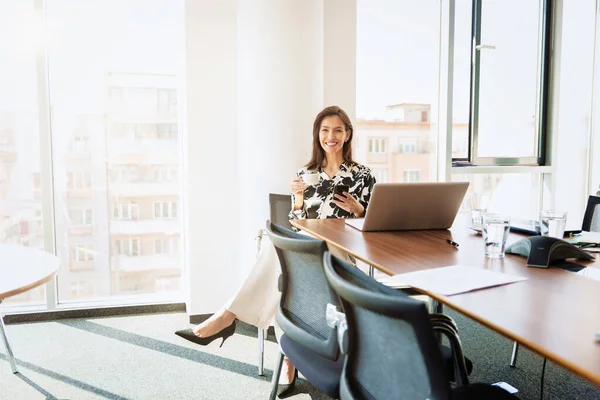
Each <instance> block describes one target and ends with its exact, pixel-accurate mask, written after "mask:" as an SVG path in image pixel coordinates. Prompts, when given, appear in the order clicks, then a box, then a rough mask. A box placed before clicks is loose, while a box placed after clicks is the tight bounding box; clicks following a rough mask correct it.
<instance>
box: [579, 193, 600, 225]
mask: <svg viewBox="0 0 600 400" xmlns="http://www.w3.org/2000/svg"><path fill="white" fill-rule="evenodd" d="M581 230H582V231H587V232H600V196H590V197H588V202H587V206H586V207H585V213H584V214H583V224H582V226H581Z"/></svg>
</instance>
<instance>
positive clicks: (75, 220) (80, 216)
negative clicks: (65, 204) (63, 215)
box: [69, 208, 94, 226]
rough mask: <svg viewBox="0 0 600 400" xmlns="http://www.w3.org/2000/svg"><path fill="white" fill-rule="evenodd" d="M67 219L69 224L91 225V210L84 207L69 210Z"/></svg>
mask: <svg viewBox="0 0 600 400" xmlns="http://www.w3.org/2000/svg"><path fill="white" fill-rule="evenodd" d="M69 220H70V222H71V225H74V226H77V225H92V224H93V222H94V221H93V220H92V210H91V209H89V208H88V209H84V210H69Z"/></svg>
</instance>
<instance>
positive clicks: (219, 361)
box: [0, 313, 600, 400]
mask: <svg viewBox="0 0 600 400" xmlns="http://www.w3.org/2000/svg"><path fill="white" fill-rule="evenodd" d="M453 317H454V318H456V320H457V322H458V323H459V326H460V329H461V337H462V340H463V345H464V347H465V352H466V354H467V355H468V356H469V357H470V358H471V359H472V360H473V362H474V364H475V367H474V371H473V374H472V376H471V378H472V380H473V381H481V382H494V381H500V380H504V381H507V382H509V383H511V384H512V385H513V386H516V387H517V388H518V389H520V390H521V392H520V394H519V398H520V399H538V398H539V383H540V373H541V365H542V363H541V358H539V357H538V356H536V355H534V354H532V353H531V352H529V351H526V350H523V351H521V352H520V354H519V363H518V367H517V368H516V369H513V368H510V367H508V360H509V357H510V351H511V343H510V342H509V341H507V340H505V339H504V338H502V337H500V336H499V335H497V334H495V333H493V332H490V331H489V330H487V329H485V328H482V327H480V326H478V325H476V324H474V323H472V322H470V321H468V320H467V319H465V318H462V317H461V316H459V315H456V314H453ZM187 321H188V317H187V315H185V314H184V313H171V314H160V315H144V316H127V317H114V318H98V319H72V320H62V321H56V322H41V323H30V324H14V325H9V326H7V332H8V335H9V339H10V341H11V344H12V348H13V351H14V353H15V356H16V357H17V360H18V368H19V370H20V373H19V374H16V375H13V374H11V372H10V367H9V364H8V361H7V358H6V355H5V353H0V399H3V400H4V399H6V400H9V399H18V400H21V399H25V400H29V399H32V400H33V399H119V400H121V399H144V400H145V399H244V400H250V399H265V398H268V393H269V391H270V382H269V379H270V376H271V373H272V371H271V368H272V365H273V363H274V360H275V357H276V355H277V345H276V343H274V342H273V338H272V337H271V338H270V341H268V342H267V343H266V349H265V352H266V355H265V367H266V368H265V372H266V376H265V377H259V376H258V375H257V368H256V357H257V345H256V338H255V336H256V333H255V330H249V329H245V328H244V327H240V328H239V329H238V334H236V335H234V336H233V337H231V338H230V339H228V340H227V342H225V345H224V346H223V347H222V348H219V342H217V341H215V342H213V343H212V344H211V345H210V346H207V347H200V346H197V345H194V344H193V343H189V342H187V341H185V340H183V339H181V338H179V337H177V336H175V335H174V334H173V332H174V331H175V330H177V329H181V328H184V327H187V326H188V324H187ZM1 350H2V351H4V349H3V348H2V349H1ZM291 398H293V399H298V400H300V399H315V400H316V399H326V398H327V397H326V396H323V395H321V394H319V393H317V392H316V391H315V390H314V389H312V388H311V386H310V385H309V384H308V383H307V382H305V381H303V380H300V381H299V384H298V388H297V394H296V395H294V396H293V397H291ZM544 398H545V399H600V388H598V387H595V386H593V385H591V384H589V383H587V382H585V381H583V380H581V379H579V378H577V377H575V376H573V375H572V374H570V373H569V372H566V371H564V370H563V369H561V368H559V367H556V366H555V365H553V364H552V363H548V365H547V367H546V377H545V389H544Z"/></svg>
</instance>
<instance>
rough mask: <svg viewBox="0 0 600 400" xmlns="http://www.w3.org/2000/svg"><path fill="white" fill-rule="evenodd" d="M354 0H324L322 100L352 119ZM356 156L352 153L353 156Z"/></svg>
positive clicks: (354, 48) (353, 110) (354, 46)
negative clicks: (338, 108) (340, 109)
mask: <svg viewBox="0 0 600 400" xmlns="http://www.w3.org/2000/svg"><path fill="white" fill-rule="evenodd" d="M356 9H357V6H356V0H325V4H324V21H325V23H324V42H325V45H324V60H323V62H324V66H323V67H324V77H325V78H324V81H323V84H324V97H325V98H324V100H325V106H331V105H336V106H339V107H341V108H342V109H343V110H344V111H346V113H347V114H348V116H349V117H350V119H351V120H352V121H353V124H354V123H355V121H356V12H357V10H356ZM355 159H356V157H355Z"/></svg>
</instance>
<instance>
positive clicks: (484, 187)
mask: <svg viewBox="0 0 600 400" xmlns="http://www.w3.org/2000/svg"><path fill="white" fill-rule="evenodd" d="M452 181H453V182H471V184H470V185H469V189H468V192H467V194H466V195H465V198H464V200H463V203H462V206H461V211H468V210H470V201H471V196H472V195H473V193H487V194H489V195H490V202H489V205H488V212H493V213H500V214H507V215H510V216H511V218H514V219H527V220H532V219H533V220H537V218H538V215H539V204H540V199H541V198H542V196H543V195H544V194H543V193H541V190H542V189H541V188H542V184H541V181H542V177H541V174H529V173H526V174H521V173H519V174H517V173H511V174H452Z"/></svg>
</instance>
